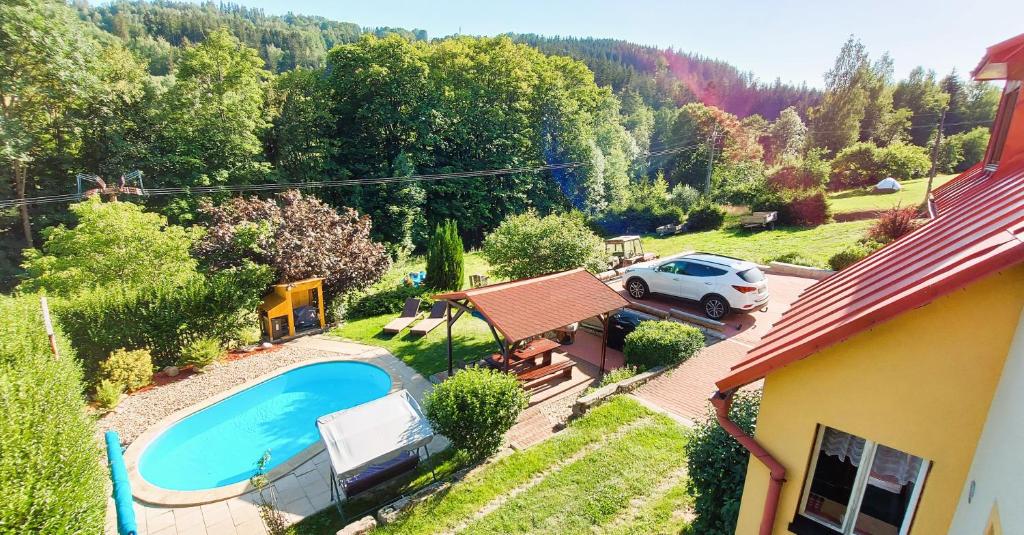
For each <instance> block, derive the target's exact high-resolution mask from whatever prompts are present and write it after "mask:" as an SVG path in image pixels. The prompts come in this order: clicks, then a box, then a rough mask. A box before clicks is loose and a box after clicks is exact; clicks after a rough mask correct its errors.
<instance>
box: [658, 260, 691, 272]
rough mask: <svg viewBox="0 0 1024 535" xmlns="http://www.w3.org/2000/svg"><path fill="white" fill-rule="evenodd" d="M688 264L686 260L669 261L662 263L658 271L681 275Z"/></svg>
mask: <svg viewBox="0 0 1024 535" xmlns="http://www.w3.org/2000/svg"><path fill="white" fill-rule="evenodd" d="M686 266H687V264H686V262H669V263H667V264H662V265H661V266H660V267H658V271H660V272H662V273H673V274H676V275H681V274H682V273H683V271H684V270H685V269H686Z"/></svg>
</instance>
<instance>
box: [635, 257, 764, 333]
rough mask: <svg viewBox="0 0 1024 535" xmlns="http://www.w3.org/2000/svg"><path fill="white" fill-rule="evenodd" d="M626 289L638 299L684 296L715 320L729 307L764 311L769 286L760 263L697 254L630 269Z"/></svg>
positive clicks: (639, 265)
mask: <svg viewBox="0 0 1024 535" xmlns="http://www.w3.org/2000/svg"><path fill="white" fill-rule="evenodd" d="M623 277H624V279H625V283H624V286H625V288H626V292H628V293H629V295H630V297H632V298H634V299H643V298H645V297H647V296H648V295H649V294H652V293H659V294H665V295H670V296H672V297H680V298H682V299H686V300H689V301H696V302H699V303H700V304H701V308H702V309H703V310H704V314H705V315H706V316H707V317H709V318H711V319H715V320H718V319H721V318H723V317H724V316H725V315H726V314H727V313H728V312H729V310H740V311H751V310H763V309H766V308H767V305H768V285H767V283H766V282H765V280H764V273H763V272H761V270H760V269H758V267H757V264H754V263H752V262H746V261H744V260H739V259H737V258H730V257H728V256H719V255H713V254H706V253H693V254H686V255H681V256H675V257H669V258H663V259H661V260H658V261H655V262H647V263H644V264H637V265H635V266H633V267H630V268H627V269H626V271H625V274H624V275H623Z"/></svg>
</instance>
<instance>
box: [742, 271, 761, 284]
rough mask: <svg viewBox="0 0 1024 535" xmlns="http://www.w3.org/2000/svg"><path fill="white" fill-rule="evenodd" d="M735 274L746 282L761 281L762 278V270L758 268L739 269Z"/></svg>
mask: <svg viewBox="0 0 1024 535" xmlns="http://www.w3.org/2000/svg"><path fill="white" fill-rule="evenodd" d="M737 275H739V276H740V278H741V279H743V280H745V281H747V282H761V281H763V280H764V272H763V271H761V270H760V269H758V268H750V269H748V270H746V271H740V272H739V273H737Z"/></svg>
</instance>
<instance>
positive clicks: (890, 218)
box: [868, 206, 919, 243]
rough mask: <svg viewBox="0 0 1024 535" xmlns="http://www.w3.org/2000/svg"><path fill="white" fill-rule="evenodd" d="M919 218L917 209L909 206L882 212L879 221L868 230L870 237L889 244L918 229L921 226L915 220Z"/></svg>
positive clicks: (896, 207)
mask: <svg viewBox="0 0 1024 535" xmlns="http://www.w3.org/2000/svg"><path fill="white" fill-rule="evenodd" d="M916 217H917V208H915V207H912V206H908V207H906V208H900V207H899V206H893V207H892V208H890V209H888V210H886V211H884V212H882V214H881V215H880V216H879V217H878V221H876V222H875V224H874V225H873V226H872V227H871V228H870V229H868V236H869V237H870V238H871V239H872V240H875V241H877V242H879V243H889V242H891V241H893V240H896V239H898V238H900V237H901V236H903V235H904V234H908V233H910V232H911V231H913V230H914V229H916V228H917V227H918V226H919V224H918V222H917V221H915V220H914V218H916Z"/></svg>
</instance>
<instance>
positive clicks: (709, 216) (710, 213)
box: [686, 200, 725, 232]
mask: <svg viewBox="0 0 1024 535" xmlns="http://www.w3.org/2000/svg"><path fill="white" fill-rule="evenodd" d="M723 223H725V208H722V207H721V206H719V205H717V204H714V203H712V202H709V201H707V200H702V201H700V202H698V203H697V204H696V205H695V206H694V207H693V208H691V209H690V212H689V213H688V214H686V230H688V231H691V232H693V231H701V230H715V229H719V228H722V224H723Z"/></svg>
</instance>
